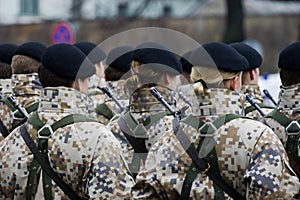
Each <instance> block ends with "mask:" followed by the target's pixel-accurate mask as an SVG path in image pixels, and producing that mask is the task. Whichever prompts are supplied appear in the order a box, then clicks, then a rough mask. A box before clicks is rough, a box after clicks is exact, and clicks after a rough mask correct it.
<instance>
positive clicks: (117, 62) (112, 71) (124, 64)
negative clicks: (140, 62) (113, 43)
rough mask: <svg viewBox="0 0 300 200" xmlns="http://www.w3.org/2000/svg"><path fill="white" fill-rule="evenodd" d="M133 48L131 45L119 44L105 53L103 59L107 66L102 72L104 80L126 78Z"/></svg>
mask: <svg viewBox="0 0 300 200" xmlns="http://www.w3.org/2000/svg"><path fill="white" fill-rule="evenodd" d="M133 50H134V48H133V47H131V46H120V47H116V48H113V49H112V50H111V51H110V52H109V53H108V54H107V58H106V61H105V64H106V65H107V67H106V69H105V72H104V73H105V80H106V81H117V80H120V79H121V78H123V79H126V78H128V76H126V75H128V73H127V72H128V71H129V70H130V68H131V62H132V56H133ZM126 73H127V74H126ZM124 75H125V77H124Z"/></svg>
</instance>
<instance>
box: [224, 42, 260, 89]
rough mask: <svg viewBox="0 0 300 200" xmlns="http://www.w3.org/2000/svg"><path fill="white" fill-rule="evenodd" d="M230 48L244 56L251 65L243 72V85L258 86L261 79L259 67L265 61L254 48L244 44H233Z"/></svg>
mask: <svg viewBox="0 0 300 200" xmlns="http://www.w3.org/2000/svg"><path fill="white" fill-rule="evenodd" d="M230 46H231V47H233V48H234V49H235V50H237V51H238V52H239V53H240V54H241V55H242V56H244V57H245V58H246V59H247V61H248V63H249V68H248V69H247V70H246V71H243V75H242V85H249V84H256V85H257V84H258V78H259V67H260V65H261V63H262V61H263V58H262V56H261V55H260V54H259V53H258V52H257V51H256V50H255V49H254V48H252V47H250V46H249V45H247V44H245V43H243V42H236V43H232V44H230Z"/></svg>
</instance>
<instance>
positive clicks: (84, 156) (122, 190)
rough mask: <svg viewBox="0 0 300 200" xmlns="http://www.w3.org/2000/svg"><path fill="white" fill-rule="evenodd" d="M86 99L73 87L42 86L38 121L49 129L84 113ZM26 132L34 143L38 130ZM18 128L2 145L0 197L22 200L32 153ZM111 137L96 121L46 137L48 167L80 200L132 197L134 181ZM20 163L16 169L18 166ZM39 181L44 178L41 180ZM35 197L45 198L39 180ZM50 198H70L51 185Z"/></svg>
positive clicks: (86, 106) (66, 128) (31, 127)
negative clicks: (72, 116) (74, 115)
mask: <svg viewBox="0 0 300 200" xmlns="http://www.w3.org/2000/svg"><path fill="white" fill-rule="evenodd" d="M87 108H88V101H87V96H86V95H84V94H82V93H79V92H78V91H75V90H73V89H71V88H65V87H56V88H50V87H49V88H45V89H44V90H43V91H42V96H41V102H40V105H39V108H38V116H39V118H40V119H41V120H42V121H43V122H44V123H45V124H48V125H51V124H53V123H54V122H56V121H58V120H60V119H61V118H62V117H65V116H67V115H70V114H75V113H76V114H83V115H87V114H88V113H87V110H88V109H87ZM26 125H27V130H28V132H29V134H30V136H31V137H32V138H33V140H34V141H35V142H37V140H38V136H37V130H35V129H34V128H33V126H32V125H31V124H29V122H27V123H26ZM20 134H21V133H20V128H16V129H15V130H14V131H13V132H12V133H11V134H10V135H9V136H8V137H6V138H5V139H4V140H3V141H2V142H1V143H0V147H1V160H0V183H1V187H0V198H1V199H25V194H26V186H27V179H28V173H29V169H30V165H31V162H32V159H33V155H32V153H31V152H30V150H29V148H28V147H27V146H26V144H25V143H24V140H23V138H22V137H21V135H20ZM120 152H121V149H120V145H119V143H118V141H117V140H116V139H115V137H114V136H113V134H112V133H111V132H110V131H109V130H108V129H107V128H106V127H105V126H104V125H102V124H100V123H97V122H77V123H74V124H70V125H67V126H64V127H62V128H59V129H57V130H56V131H55V132H54V133H53V134H52V135H51V136H50V138H49V139H48V157H49V163H50V165H51V167H52V169H53V170H54V171H55V172H56V173H58V174H59V176H60V177H62V179H63V181H65V182H66V183H67V184H68V185H70V186H71V187H72V189H73V190H74V191H75V192H76V193H77V194H78V195H79V196H80V197H82V198H86V199H116V198H120V199H124V198H130V188H131V187H132V185H133V180H132V178H131V177H130V176H129V175H128V174H127V172H128V171H127V167H126V165H125V162H124V160H123V157H122V155H121V154H120ZM16 164H17V165H18V167H17V166H16ZM40 177H42V176H40ZM37 184H38V185H37V186H36V187H35V188H34V196H33V199H43V189H42V185H43V183H42V180H40V181H39V182H38V183H37ZM52 197H53V199H69V198H68V197H67V196H66V195H65V194H64V193H63V191H62V190H61V189H60V188H59V187H57V185H56V184H55V183H54V182H53V181H52Z"/></svg>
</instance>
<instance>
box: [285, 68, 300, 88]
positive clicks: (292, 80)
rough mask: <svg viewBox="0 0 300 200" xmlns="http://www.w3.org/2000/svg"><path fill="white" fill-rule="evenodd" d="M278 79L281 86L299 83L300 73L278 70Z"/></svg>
mask: <svg viewBox="0 0 300 200" xmlns="http://www.w3.org/2000/svg"><path fill="white" fill-rule="evenodd" d="M280 79H281V83H282V85H283V86H290V85H294V84H298V83H300V71H287V70H283V69H282V70H280Z"/></svg>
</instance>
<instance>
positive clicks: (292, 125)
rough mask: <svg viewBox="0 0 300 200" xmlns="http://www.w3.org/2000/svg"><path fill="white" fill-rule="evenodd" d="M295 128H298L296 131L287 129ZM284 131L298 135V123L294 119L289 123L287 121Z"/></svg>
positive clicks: (299, 131)
mask: <svg viewBox="0 0 300 200" xmlns="http://www.w3.org/2000/svg"><path fill="white" fill-rule="evenodd" d="M295 128H297V129H298V130H297V131H296V132H295V131H293V130H289V129H295ZM285 132H286V133H287V135H298V134H299V133H300V125H299V123H298V122H297V121H295V120H293V121H291V123H289V125H287V127H286V128H285Z"/></svg>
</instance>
